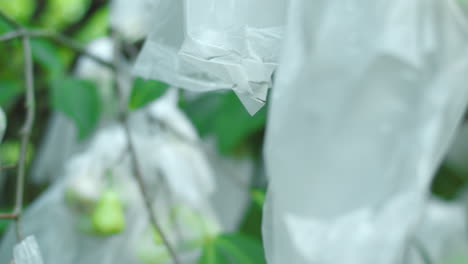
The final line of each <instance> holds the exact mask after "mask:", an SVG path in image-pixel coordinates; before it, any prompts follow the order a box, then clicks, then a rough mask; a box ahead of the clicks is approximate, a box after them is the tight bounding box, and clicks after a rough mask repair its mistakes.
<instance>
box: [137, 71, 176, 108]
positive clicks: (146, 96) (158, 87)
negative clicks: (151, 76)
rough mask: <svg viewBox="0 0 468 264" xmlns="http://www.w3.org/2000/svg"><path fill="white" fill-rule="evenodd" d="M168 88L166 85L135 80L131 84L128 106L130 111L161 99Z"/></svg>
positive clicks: (139, 79)
mask: <svg viewBox="0 0 468 264" xmlns="http://www.w3.org/2000/svg"><path fill="white" fill-rule="evenodd" d="M168 87H169V85H168V84H166V83H163V82H158V81H152V80H148V81H145V80H143V79H141V78H136V79H135V81H134V82H133V87H132V93H131V95H130V101H129V103H128V106H129V108H130V109H131V110H135V109H138V108H140V107H143V106H145V105H146V104H148V103H149V102H151V101H154V100H155V99H157V98H159V97H161V96H162V95H163V94H164V93H165V92H166V90H167V88H168Z"/></svg>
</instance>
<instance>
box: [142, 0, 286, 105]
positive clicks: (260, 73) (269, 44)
mask: <svg viewBox="0 0 468 264" xmlns="http://www.w3.org/2000/svg"><path fill="white" fill-rule="evenodd" d="M286 8H287V1H285V0H274V1H271V0H270V1H266V0H261V1H254V2H252V1H246V0H242V1H232V0H222V1H220V0H216V1H215V0H203V1H196V2H194V1H183V0H176V1H170V0H162V1H160V2H159V3H158V6H157V8H155V13H154V16H156V17H158V20H157V22H155V23H154V24H153V28H152V32H151V33H150V35H149V37H148V39H147V40H146V42H145V45H144V46H143V49H142V51H141V53H140V54H139V56H138V59H137V62H136V65H135V68H134V72H135V74H137V75H139V76H142V77H144V78H149V79H157V80H161V81H164V82H167V83H169V84H172V85H174V86H176V87H182V88H186V89H189V90H195V91H210V90H217V89H232V90H234V91H235V92H236V93H237V95H238V96H239V98H240V100H241V101H242V103H243V104H244V105H245V107H246V108H247V110H248V111H249V112H250V113H251V114H254V113H255V112H256V111H258V109H260V108H261V106H262V105H263V104H264V102H265V101H266V96H267V90H268V88H270V87H271V85H272V80H271V79H272V74H273V72H274V70H275V69H276V66H277V60H278V54H279V48H280V46H281V39H282V35H283V25H284V20H285V10H286Z"/></svg>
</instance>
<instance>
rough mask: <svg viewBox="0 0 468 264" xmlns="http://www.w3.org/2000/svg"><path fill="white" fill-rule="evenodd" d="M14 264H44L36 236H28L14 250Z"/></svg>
mask: <svg viewBox="0 0 468 264" xmlns="http://www.w3.org/2000/svg"><path fill="white" fill-rule="evenodd" d="M13 256H14V262H13V263H14V264H43V263H44V261H43V260H42V256H41V251H40V249H39V245H38V244H37V241H36V238H35V237H34V236H28V237H27V238H26V239H24V240H23V241H21V243H19V244H18V245H16V246H15V248H14V249H13Z"/></svg>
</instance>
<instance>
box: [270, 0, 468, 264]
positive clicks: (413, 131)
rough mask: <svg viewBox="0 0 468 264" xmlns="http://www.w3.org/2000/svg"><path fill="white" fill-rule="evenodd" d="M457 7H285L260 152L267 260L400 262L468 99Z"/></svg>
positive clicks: (298, 2)
mask: <svg viewBox="0 0 468 264" xmlns="http://www.w3.org/2000/svg"><path fill="white" fill-rule="evenodd" d="M456 8H458V6H456V4H455V2H453V1H449V0H444V1H439V0H411V1H408V0H397V1H391V2H388V1H357V0H349V1H344V2H343V1H338V0H337V1H334V0H332V1H330V0H327V1H324V0H323V1H320V0H315V1H305V0H293V1H290V7H289V16H288V19H289V21H288V26H287V28H286V32H287V33H286V36H285V40H284V46H283V54H282V59H281V60H280V62H281V63H280V67H279V69H278V73H277V78H276V80H275V81H276V83H275V87H274V89H273V93H272V97H271V100H272V105H271V108H270V111H269V120H268V126H267V139H266V146H265V156H266V164H267V173H268V175H269V178H270V184H269V193H268V195H267V205H266V208H265V214H266V216H265V217H264V219H265V221H264V226H263V228H264V231H263V232H264V240H265V244H266V252H267V258H268V262H269V263H270V264H277V263H278V264H280V263H281V264H282V263H295V264H301V263H321V264H327V263H330V264H332V263H349V264H354V263H356V264H358V263H359V264H365V263H382V264H385V263H388V264H390V263H395V264H396V263H404V261H405V259H404V258H405V256H404V254H403V252H404V251H405V249H406V248H407V246H408V240H409V238H410V237H411V236H412V235H413V234H414V232H415V228H416V226H417V224H418V223H419V221H420V216H421V214H422V212H423V209H424V207H425V204H426V200H427V195H428V186H429V184H430V181H431V178H432V176H433V174H434V171H435V170H436V169H437V166H438V165H439V163H440V160H441V158H442V157H443V155H444V154H445V152H446V149H447V146H448V145H449V143H450V141H451V140H452V138H453V134H454V131H455V130H456V127H457V126H458V124H459V121H460V119H461V117H462V115H463V112H464V110H465V108H466V104H467V100H468V88H467V86H466V83H467V82H466V80H467V79H466V72H467V71H468V52H467V45H466V44H467V34H466V28H465V27H464V26H463V21H460V17H459V16H455V15H454V12H455V11H456V10H457V9H456Z"/></svg>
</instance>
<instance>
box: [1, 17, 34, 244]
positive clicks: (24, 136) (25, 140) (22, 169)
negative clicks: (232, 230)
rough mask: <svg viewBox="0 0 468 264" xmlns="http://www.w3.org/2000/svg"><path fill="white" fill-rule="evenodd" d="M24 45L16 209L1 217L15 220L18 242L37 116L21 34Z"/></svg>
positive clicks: (31, 71)
mask: <svg viewBox="0 0 468 264" xmlns="http://www.w3.org/2000/svg"><path fill="white" fill-rule="evenodd" d="M0 18H2V19H3V20H5V21H6V22H7V23H8V24H10V25H11V26H13V27H14V28H16V29H17V30H18V31H17V32H20V33H24V32H26V29H24V27H22V26H21V25H20V24H19V23H17V22H16V21H14V20H13V19H11V18H10V17H8V16H7V15H5V14H4V13H3V12H2V11H0ZM21 36H22V42H23V43H22V44H23V55H24V78H25V82H26V83H25V86H26V103H25V108H26V120H25V121H24V124H23V127H22V128H21V131H20V135H21V147H20V154H19V160H18V170H17V175H16V196H15V207H14V209H13V213H11V214H3V215H0V219H1V218H8V219H14V220H15V223H16V236H17V239H18V240H21V232H20V223H19V221H20V217H21V213H22V210H23V197H24V178H25V175H26V156H27V151H28V145H29V141H30V138H31V131H32V129H33V126H34V119H35V115H36V110H35V109H36V108H35V96H34V68H33V61H32V52H31V43H30V40H29V36H28V35H25V34H21Z"/></svg>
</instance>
